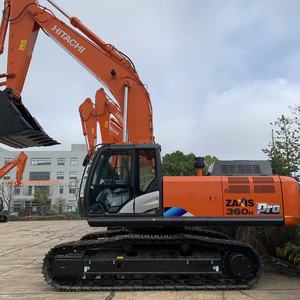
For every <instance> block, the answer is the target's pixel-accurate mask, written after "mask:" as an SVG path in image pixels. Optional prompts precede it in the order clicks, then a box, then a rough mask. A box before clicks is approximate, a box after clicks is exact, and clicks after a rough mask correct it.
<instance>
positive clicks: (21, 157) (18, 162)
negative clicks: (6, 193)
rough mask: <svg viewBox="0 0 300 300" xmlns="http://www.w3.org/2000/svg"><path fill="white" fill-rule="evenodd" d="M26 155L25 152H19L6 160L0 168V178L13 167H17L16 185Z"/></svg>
mask: <svg viewBox="0 0 300 300" xmlns="http://www.w3.org/2000/svg"><path fill="white" fill-rule="evenodd" d="M27 159H28V156H27V154H26V153H25V152H21V153H20V154H19V155H18V156H17V157H16V158H15V159H13V160H11V161H10V162H8V163H7V164H6V165H5V166H3V167H2V168H0V179H1V178H3V177H4V176H5V175H6V174H7V173H9V172H10V171H11V170H12V169H13V168H15V167H17V172H16V185H17V186H18V185H20V184H21V182H22V178H23V173H24V171H25V167H26V163H27Z"/></svg>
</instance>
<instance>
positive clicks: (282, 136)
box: [263, 107, 300, 176]
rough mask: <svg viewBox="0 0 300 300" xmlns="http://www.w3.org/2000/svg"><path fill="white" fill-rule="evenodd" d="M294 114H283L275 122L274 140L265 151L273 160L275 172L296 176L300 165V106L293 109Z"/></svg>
mask: <svg viewBox="0 0 300 300" xmlns="http://www.w3.org/2000/svg"><path fill="white" fill-rule="evenodd" d="M292 112H293V114H292V116H284V115H282V116H281V117H280V118H278V119H277V120H276V121H275V122H274V123H271V125H272V126H273V129H272V141H271V143H269V145H268V148H267V149H263V152H264V153H266V154H267V155H268V157H269V158H270V160H271V163H272V168H273V172H274V174H277V175H283V176H295V175H296V173H297V172H298V171H299V165H300V121H299V117H298V116H299V112H300V107H296V108H294V109H293V110H292Z"/></svg>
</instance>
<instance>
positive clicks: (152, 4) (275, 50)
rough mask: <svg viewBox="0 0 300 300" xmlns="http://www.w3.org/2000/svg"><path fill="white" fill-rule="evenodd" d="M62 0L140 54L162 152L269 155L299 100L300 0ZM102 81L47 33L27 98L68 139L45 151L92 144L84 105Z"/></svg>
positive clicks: (134, 55) (110, 39)
mask: <svg viewBox="0 0 300 300" xmlns="http://www.w3.org/2000/svg"><path fill="white" fill-rule="evenodd" d="M0 2H2V3H0V4H1V5H2V4H3V0H2V1H0ZM56 2H60V5H61V6H62V7H63V8H64V9H65V10H66V11H67V12H68V13H69V14H70V15H72V16H77V17H79V18H80V19H81V21H83V23H85V25H87V26H88V27H89V28H90V29H92V30H93V31H94V32H95V33H96V34H97V35H98V36H99V37H101V38H102V39H103V40H104V41H106V42H107V43H111V44H113V45H115V46H116V47H117V48H118V49H120V50H121V51H122V52H124V53H126V54H127V55H128V56H129V57H130V58H131V59H132V60H133V61H134V63H135V65H136V68H137V70H138V73H139V75H140V78H141V79H142V81H143V82H144V83H145V84H146V85H147V87H148V91H149V93H150V96H151V101H152V106H153V110H154V133H155V137H156V142H157V143H159V144H161V145H162V151H163V154H164V153H167V152H172V151H176V150H181V151H183V152H185V153H190V152H193V153H195V154H196V155H198V156H204V155H208V154H209V155H215V156H217V157H218V158H219V159H265V158H266V156H265V154H264V153H263V152H262V149H263V148H266V147H267V145H268V143H269V141H270V139H271V125H270V123H271V122H272V121H274V120H275V119H276V118H277V117H279V116H281V115H282V114H288V112H289V106H291V105H295V104H300V39H299V37H300V20H299V11H300V2H299V1H298V0H285V1H281V0H272V1H269V0H257V1H255V0H252V1H246V0H227V1H211V0H202V1H198V0H148V1H146V0H126V1H124V0H101V1H99V0H98V1H97V0H85V1H84V0H78V1H72V0H64V1H58V0H57V1H56ZM40 3H41V4H45V5H46V6H47V7H49V8H50V7H51V5H50V4H49V3H48V2H46V1H40ZM57 16H59V18H61V19H63V20H65V19H64V17H63V16H62V15H61V14H59V13H58V12H57ZM66 22H67V20H66ZM0 67H1V72H2V71H3V72H4V71H5V68H6V57H3V56H2V57H1V58H0ZM100 87H101V84H100V83H99V82H98V81H97V80H96V79H94V77H92V76H91V75H90V74H89V73H88V72H87V71H86V70H85V69H84V68H82V66H80V65H79V64H78V63H77V62H76V61H75V60H74V59H73V58H72V57H71V56H69V55H68V54H67V53H65V52H64V50H63V49H62V48H60V47H59V46H58V45H57V44H56V43H54V42H53V41H52V40H51V39H49V38H48V37H47V36H45V35H44V33H43V32H40V35H39V38H38V42H37V45H36V48H35V51H34V55H33V60H32V64H31V67H30V71H29V74H28V76H27V81H26V84H25V88H24V90H23V95H22V97H23V103H24V104H25V105H26V107H27V108H28V109H29V111H30V112H31V113H32V115H33V116H35V117H36V118H37V120H38V121H39V123H41V125H42V126H43V128H44V129H45V131H46V132H47V133H48V134H49V135H50V136H51V137H53V138H54V139H56V140H58V141H60V142H61V143H62V144H61V145H60V146H55V147H52V148H49V149H41V150H51V149H52V150H67V149H69V148H70V145H71V144H72V143H84V138H83V135H82V130H81V124H80V118H79V114H78V107H79V105H80V104H81V103H82V102H83V100H84V99H86V98H87V97H93V96H94V94H95V92H96V91H97V90H98V89H99V88H100Z"/></svg>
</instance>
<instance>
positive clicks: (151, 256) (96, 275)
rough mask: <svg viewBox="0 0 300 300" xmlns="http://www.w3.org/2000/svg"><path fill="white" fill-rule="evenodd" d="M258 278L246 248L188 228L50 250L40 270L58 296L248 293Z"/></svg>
mask: <svg viewBox="0 0 300 300" xmlns="http://www.w3.org/2000/svg"><path fill="white" fill-rule="evenodd" d="M260 273H261V262H260V258H259V256H258V255H257V253H256V252H255V250H253V249H252V248H251V247H250V246H249V245H247V244H244V243H241V242H237V241H233V240H228V239H227V238H226V237H225V236H223V235H222V234H220V233H218V232H214V231H205V230H196V229H187V228H181V229H180V228H177V229H175V230H170V229H167V228H166V229H159V230H155V229H148V230H147V229H139V230H136V229H125V228H124V229H119V230H118V229H117V230H110V231H104V232H100V233H96V234H89V235H87V236H84V237H82V239H81V240H79V241H76V242H70V243H66V244H62V245H58V246H56V247H54V248H53V249H51V250H50V252H49V253H48V254H47V255H46V257H45V259H44V265H43V274H44V277H45V280H46V281H47V282H48V284H49V285H50V286H52V287H54V288H56V289H58V290H62V291H97V290H153V289H154V290H166V289H167V290H182V289H190V290H204V289H205V290H212V289H214V290H215V289H222V290H224V289H248V288H250V287H252V286H253V285H254V284H255V283H256V282H257V281H258V279H259V277H260Z"/></svg>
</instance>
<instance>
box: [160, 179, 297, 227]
mask: <svg viewBox="0 0 300 300" xmlns="http://www.w3.org/2000/svg"><path fill="white" fill-rule="evenodd" d="M163 206H164V217H167V218H173V217H176V218H178V217H182V218H191V217H194V218H205V219H207V220H208V221H209V220H211V222H212V223H214V221H216V222H215V223H218V220H221V219H223V221H226V220H227V221H228V222H227V223H229V224H230V223H231V224H232V225H241V224H243V225H250V226H251V225H253V226H255V225H285V226H294V225H297V224H300V195H299V187H298V183H297V182H296V181H295V180H294V179H292V178H289V177H279V176H257V177H254V176H253V177H251V176H249V177H246V176H245V177H243V176H239V177H234V176H228V177H226V176H207V177H206V176H205V177H202V176H199V177H198V176H191V177H190V176H186V177H168V176H167V177H163Z"/></svg>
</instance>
